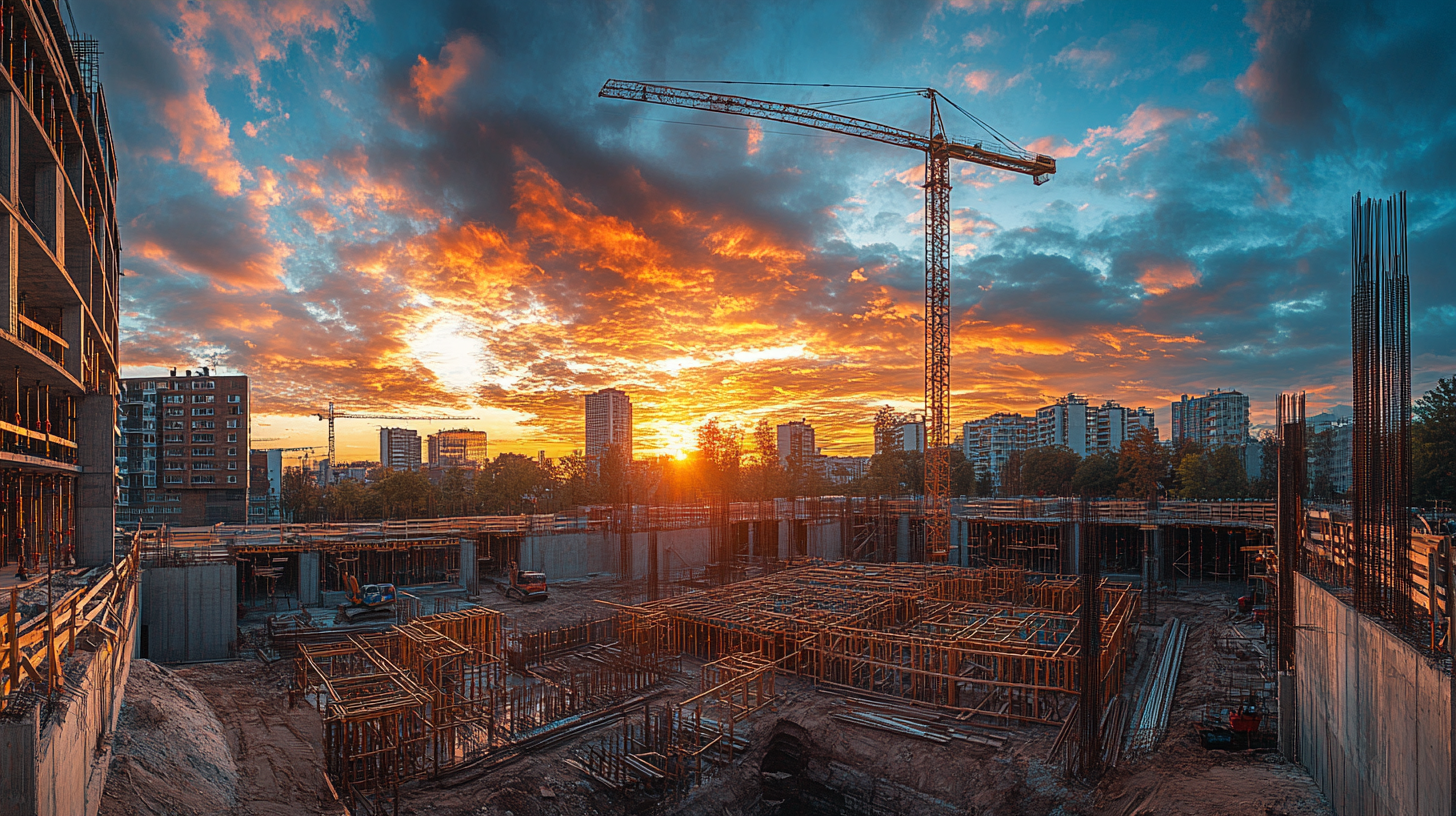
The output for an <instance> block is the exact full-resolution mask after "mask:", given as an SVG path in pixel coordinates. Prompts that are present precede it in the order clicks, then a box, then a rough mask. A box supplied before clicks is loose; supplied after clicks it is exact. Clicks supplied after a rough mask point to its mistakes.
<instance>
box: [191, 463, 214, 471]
mask: <svg viewBox="0 0 1456 816" xmlns="http://www.w3.org/2000/svg"><path fill="white" fill-rule="evenodd" d="M192 469H193V470H217V465H215V464H213V463H212V462H193V463H192Z"/></svg>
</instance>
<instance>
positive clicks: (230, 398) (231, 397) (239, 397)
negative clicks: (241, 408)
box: [227, 394, 243, 402]
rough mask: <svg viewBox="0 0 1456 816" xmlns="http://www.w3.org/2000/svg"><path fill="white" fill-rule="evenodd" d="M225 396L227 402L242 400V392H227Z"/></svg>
mask: <svg viewBox="0 0 1456 816" xmlns="http://www.w3.org/2000/svg"><path fill="white" fill-rule="evenodd" d="M227 397H228V402H242V401H243V395H242V394H228V395H227Z"/></svg>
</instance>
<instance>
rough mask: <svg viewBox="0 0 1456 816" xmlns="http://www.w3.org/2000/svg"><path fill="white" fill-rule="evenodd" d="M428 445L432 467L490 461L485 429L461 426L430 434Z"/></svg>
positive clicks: (472, 464) (463, 465) (466, 465)
mask: <svg viewBox="0 0 1456 816" xmlns="http://www.w3.org/2000/svg"><path fill="white" fill-rule="evenodd" d="M426 441H427V447H428V448H429V453H430V467H432V468H435V467H443V468H451V467H469V466H475V465H483V464H485V463H486V462H488V461H490V459H489V456H488V455H487V444H486V437H485V431H471V430H467V429H465V428H460V429H457V430H453V431H440V432H439V433H433V434H430V436H429V438H428V439H427V440H426Z"/></svg>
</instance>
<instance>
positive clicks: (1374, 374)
mask: <svg viewBox="0 0 1456 816" xmlns="http://www.w3.org/2000/svg"><path fill="white" fill-rule="evenodd" d="M1350 246H1351V259H1350V262H1351V283H1352V290H1351V304H1350V306H1351V317H1352V328H1353V330H1352V336H1351V352H1352V354H1351V356H1352V361H1353V369H1354V402H1355V439H1354V462H1353V465H1354V480H1353V483H1352V486H1351V489H1352V493H1353V496H1352V502H1351V503H1352V505H1353V509H1354V520H1355V530H1354V533H1355V535H1354V542H1353V543H1354V551H1353V556H1354V558H1353V561H1354V563H1353V565H1352V566H1353V571H1354V575H1353V579H1354V580H1353V583H1354V588H1355V608H1356V609H1358V610H1360V611H1361V612H1364V613H1366V614H1370V615H1376V616H1381V617H1384V618H1386V619H1388V620H1390V621H1391V622H1392V623H1394V624H1396V625H1397V626H1398V627H1400V628H1402V629H1406V628H1409V626H1410V624H1411V622H1412V617H1413V615H1414V610H1413V608H1412V604H1411V594H1410V593H1411V562H1410V558H1409V555H1408V552H1409V549H1410V535H1411V527H1410V513H1409V509H1408V508H1409V507H1410V483H1411V466H1410V418H1411V386H1410V376H1411V370H1410V276H1409V274H1408V273H1407V271H1406V211H1405V193H1399V194H1397V195H1395V196H1392V197H1391V198H1390V200H1389V201H1375V200H1371V199H1365V198H1362V197H1361V196H1360V195H1359V194H1356V195H1355V198H1354V201H1353V203H1352V207H1351V240H1350Z"/></svg>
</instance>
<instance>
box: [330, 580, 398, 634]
mask: <svg viewBox="0 0 1456 816" xmlns="http://www.w3.org/2000/svg"><path fill="white" fill-rule="evenodd" d="M344 586H345V588H346V591H347V593H348V595H347V596H346V597H347V599H348V600H347V601H346V602H345V603H341V604H339V612H338V614H337V615H335V616H334V622H335V623H358V622H362V621H369V620H379V619H385V618H392V617H394V601H395V591H394V584H365V585H364V586H363V587H360V586H359V580H358V579H357V578H355V577H354V576H353V575H351V574H349V573H347V572H346V573H344Z"/></svg>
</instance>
